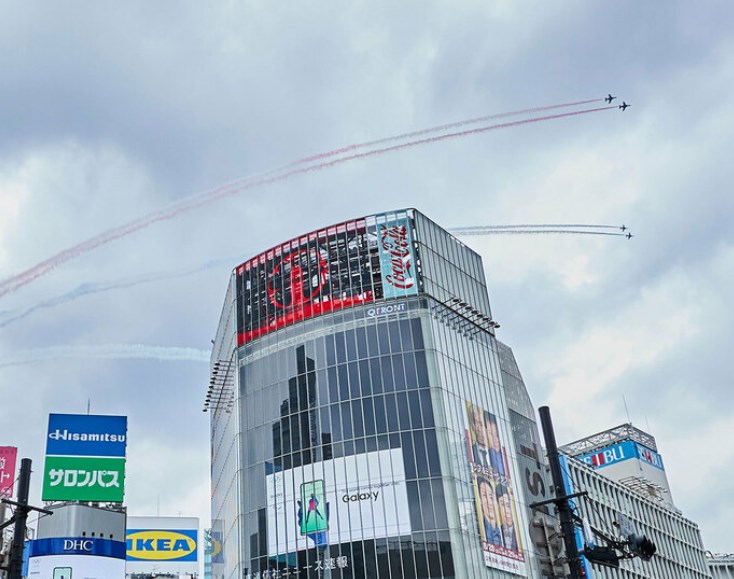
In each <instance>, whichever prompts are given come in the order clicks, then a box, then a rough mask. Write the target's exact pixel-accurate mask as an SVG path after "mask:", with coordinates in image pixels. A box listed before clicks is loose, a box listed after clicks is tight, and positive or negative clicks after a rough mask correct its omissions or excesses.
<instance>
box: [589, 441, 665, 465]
mask: <svg viewBox="0 0 734 579" xmlns="http://www.w3.org/2000/svg"><path fill="white" fill-rule="evenodd" d="M630 458H636V459H638V460H642V461H644V462H646V463H648V464H651V465H652V466H654V467H657V468H659V469H661V470H665V469H664V467H663V458H662V457H661V456H660V455H659V454H658V453H657V452H654V451H652V450H650V449H649V448H646V447H644V446H642V445H641V444H637V443H636V442H633V441H631V440H627V441H625V442H622V443H621V444H615V445H614V446H610V447H608V448H605V449H603V450H599V451H597V452H592V453H589V454H585V455H583V456H579V457H578V459H579V460H582V461H584V462H585V463H586V464H588V465H589V466H590V467H592V468H602V467H605V466H609V465H612V464H616V463H618V462H622V461H623V460H628V459H630Z"/></svg>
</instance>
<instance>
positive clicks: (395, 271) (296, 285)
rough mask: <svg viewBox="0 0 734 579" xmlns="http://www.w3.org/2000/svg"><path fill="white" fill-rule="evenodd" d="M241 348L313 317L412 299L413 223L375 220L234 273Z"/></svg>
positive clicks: (313, 237)
mask: <svg viewBox="0 0 734 579" xmlns="http://www.w3.org/2000/svg"><path fill="white" fill-rule="evenodd" d="M236 280H237V332H238V343H239V345H242V344H245V343H247V342H249V341H251V340H254V339H256V338H258V337H260V336H262V335H263V334H266V333H268V332H271V331H274V330H277V329H280V328H283V327H285V326H289V325H291V324H293V323H295V322H298V321H300V320H304V319H307V318H310V317H313V316H317V315H319V314H324V313H328V312H332V311H335V310H340V309H343V308H346V307H350V306H355V305H361V304H367V303H370V302H373V301H375V300H381V299H383V298H385V299H391V298H399V297H406V296H409V295H415V294H417V293H418V286H419V279H418V274H417V266H416V256H415V247H414V245H413V234H412V222H411V220H410V219H409V218H408V217H401V218H394V216H393V218H389V217H387V216H379V215H378V216H375V217H374V218H372V219H371V220H370V223H369V224H368V221H367V219H359V220H354V221H348V222H345V223H341V224H339V225H335V226H333V227H329V228H327V229H323V230H319V231H314V232H313V233H310V234H308V235H304V236H302V237H299V238H296V239H293V240H290V241H288V242H286V243H284V244H282V245H279V246H278V247H275V248H273V249H271V250H270V251H267V252H265V253H263V254H261V255H258V256H257V257H254V258H253V259H251V260H249V261H247V262H245V263H243V264H242V265H240V266H239V267H237V269H236Z"/></svg>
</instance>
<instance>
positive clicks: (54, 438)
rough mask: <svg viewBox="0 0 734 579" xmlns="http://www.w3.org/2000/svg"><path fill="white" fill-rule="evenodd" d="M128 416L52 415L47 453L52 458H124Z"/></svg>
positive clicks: (50, 416)
mask: <svg viewBox="0 0 734 579" xmlns="http://www.w3.org/2000/svg"><path fill="white" fill-rule="evenodd" d="M126 444H127V416H103V415H88V414H51V415H49V418H48V438H47V439H46V454H47V455H49V456H114V457H124V456H125V447H126Z"/></svg>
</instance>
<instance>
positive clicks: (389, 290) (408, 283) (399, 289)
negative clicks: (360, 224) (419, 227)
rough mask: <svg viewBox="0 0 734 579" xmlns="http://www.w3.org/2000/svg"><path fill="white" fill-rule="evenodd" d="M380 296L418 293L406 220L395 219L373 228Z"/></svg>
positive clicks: (410, 237) (410, 239)
mask: <svg viewBox="0 0 734 579" xmlns="http://www.w3.org/2000/svg"><path fill="white" fill-rule="evenodd" d="M377 230H378V237H379V240H380V245H379V249H380V269H381V270H382V282H383V283H382V285H383V295H384V297H386V298H398V297H405V296H408V295H415V294H417V293H418V280H417V279H416V274H415V252H414V250H413V240H412V236H411V229H410V221H409V220H408V219H396V220H393V221H388V222H387V223H381V224H379V225H378V226H377Z"/></svg>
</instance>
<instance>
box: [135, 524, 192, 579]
mask: <svg viewBox="0 0 734 579" xmlns="http://www.w3.org/2000/svg"><path fill="white" fill-rule="evenodd" d="M125 540H126V558H127V572H128V574H132V573H142V574H145V573H150V574H152V573H159V574H164V573H168V574H171V575H175V576H177V577H178V575H180V574H182V573H187V574H191V573H198V571H199V519H198V518H196V517H138V516H132V517H128V518H127V530H126V531H125Z"/></svg>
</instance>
